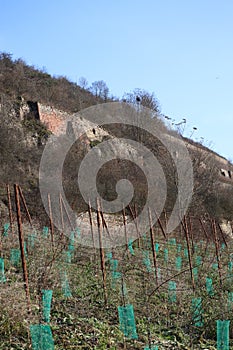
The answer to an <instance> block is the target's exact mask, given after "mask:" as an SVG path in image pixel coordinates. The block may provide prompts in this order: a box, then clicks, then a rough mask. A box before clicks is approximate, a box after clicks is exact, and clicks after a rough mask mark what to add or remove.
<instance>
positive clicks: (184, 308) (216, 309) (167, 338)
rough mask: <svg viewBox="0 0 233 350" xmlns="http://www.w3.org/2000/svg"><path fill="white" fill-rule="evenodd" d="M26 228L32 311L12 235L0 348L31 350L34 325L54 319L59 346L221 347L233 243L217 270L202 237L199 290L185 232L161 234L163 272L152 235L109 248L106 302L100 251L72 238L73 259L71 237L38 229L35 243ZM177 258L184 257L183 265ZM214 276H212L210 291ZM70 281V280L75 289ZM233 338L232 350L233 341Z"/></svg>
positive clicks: (1, 301)
mask: <svg viewBox="0 0 233 350" xmlns="http://www.w3.org/2000/svg"><path fill="white" fill-rule="evenodd" d="M24 230H25V239H26V242H28V244H27V267H28V272H29V286H30V296H31V309H32V312H31V314H28V313H27V303H26V296H25V291H24V287H23V282H22V268H21V267H20V265H18V264H15V261H13V260H12V258H11V255H12V249H17V248H18V243H17V240H16V239H14V240H12V236H11V234H9V235H8V236H2V260H3V259H4V263H5V270H4V279H2V280H1V283H0V288H1V293H0V295H1V296H0V305H1V306H0V322H1V329H0V338H1V342H0V349H8V348H9V349H10V348H12V349H28V348H29V344H30V339H31V338H30V337H28V332H29V329H30V326H32V325H37V324H41V325H43V324H49V325H50V327H51V330H52V335H53V341H54V344H55V349H56V350H59V349H61V350H62V349H68V350H69V349H77V348H79V349H87V350H88V349H96V350H102V349H103V350H104V349H112V350H113V349H116V350H117V349H123V348H125V349H143V348H144V347H146V346H148V344H151V347H152V346H154V347H155V346H158V349H159V350H165V349H184V350H185V349H187V350H188V349H190V350H191V349H195V350H199V349H216V339H217V338H216V337H217V328H216V321H217V320H228V321H230V329H231V323H232V322H233V316H232V315H233V314H232V308H233V302H232V300H233V299H232V295H233V285H232V278H233V273H232V260H231V259H232V256H231V249H232V243H229V245H228V246H227V247H226V246H225V245H224V244H223V245H222V248H221V254H220V263H221V268H220V270H219V268H218V267H217V268H216V247H215V246H214V244H213V243H211V242H210V241H209V242H205V241H203V240H202V241H199V242H195V243H194V245H193V250H192V262H193V268H196V269H198V270H197V278H196V279H195V286H194V288H193V284H192V280H191V275H190V268H189V262H188V258H187V254H186V253H185V249H186V245H185V243H184V242H185V239H184V237H180V238H179V239H178V240H177V239H176V240H175V239H173V240H169V241H165V240H164V238H163V237H162V236H161V235H160V234H159V233H158V232H157V233H156V243H157V245H156V247H157V256H156V258H157V270H156V273H155V269H154V265H153V255H152V249H151V243H150V239H149V236H148V235H147V234H146V235H144V237H143V238H142V239H141V240H140V242H137V241H136V242H134V244H133V247H134V248H133V251H132V250H129V251H128V253H127V252H126V251H125V247H119V248H117V249H115V250H114V251H112V252H110V251H107V252H105V253H107V254H106V261H105V269H106V275H107V279H106V280H107V282H106V289H107V304H105V301H104V290H103V280H102V273H101V265H100V259H99V251H98V250H93V249H92V248H88V247H82V246H80V245H79V243H78V241H76V240H74V239H72V244H73V245H72V254H71V260H70V259H68V260H67V258H66V254H65V253H66V252H68V251H69V249H70V242H71V241H70V239H67V238H65V237H62V236H60V235H59V234H58V233H57V234H56V240H55V243H54V245H53V244H52V243H51V239H50V235H48V236H47V237H46V236H45V235H44V234H43V233H42V232H41V230H38V229H34V230H33V232H34V238H35V241H34V245H33V246H32V245H30V244H29V242H30V241H31V232H32V229H31V228H30V227H28V226H25V228H24ZM81 234H82V233H81ZM138 243H139V244H138ZM158 244H159V245H158ZM138 245H140V247H138ZM165 247H166V249H167V259H165V258H164V251H165ZM132 253H133V255H132ZM145 255H146V257H147V263H145ZM113 256H114V258H113ZM177 257H182V266H181V270H180V271H177V266H176V262H177ZM200 257H201V259H200ZM148 259H149V260H150V269H148ZM115 262H117V264H115ZM195 262H197V264H196V263H195ZM114 266H115V267H114ZM217 266H218V265H217ZM113 269H114V270H113ZM113 272H114V273H113ZM116 272H117V273H118V274H117V276H115V275H116ZM156 275H157V277H158V279H157V280H156ZM207 278H208V280H209V281H210V279H211V283H212V285H211V293H210V290H209V287H208V286H207V285H206V280H207ZM157 281H158V284H157ZM64 282H68V284H69V293H68V294H67V290H66V289H64ZM45 293H46V294H45ZM51 298H52V299H51ZM51 300H52V302H51ZM50 302H51V304H50ZM127 305H128V306H127ZM130 305H131V306H130ZM123 306H127V308H126V310H128V311H129V314H130V315H131V316H130V319H131V321H130V323H129V325H130V326H129V327H130V328H129V329H128V328H125V327H126V326H125V325H124V323H122V322H124V321H122V317H123V318H124V317H125V316H124V312H126V310H125V311H124V309H123ZM132 308H133V309H134V313H133V309H132ZM128 311H127V312H128ZM119 312H120V313H121V321H120V319H119V316H120V314H119ZM128 317H129V316H128ZM127 322H129V321H127ZM134 327H136V328H135V329H134ZM127 329H128V330H127ZM131 330H132V331H131ZM124 334H125V336H124ZM230 344H231V347H230V349H233V343H232V341H230Z"/></svg>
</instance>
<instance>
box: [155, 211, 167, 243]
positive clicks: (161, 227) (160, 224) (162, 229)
mask: <svg viewBox="0 0 233 350" xmlns="http://www.w3.org/2000/svg"><path fill="white" fill-rule="evenodd" d="M165 214H166V212H165ZM155 215H156V217H157V221H158V223H159V227H160V229H161V231H162V234H163V236H164V238H165V240H166V241H167V235H166V232H165V231H164V228H163V224H162V222H161V220H160V218H159V217H158V215H157V213H156V212H155ZM166 215H167V214H166ZM166 222H167V216H166ZM166 227H167V224H166Z"/></svg>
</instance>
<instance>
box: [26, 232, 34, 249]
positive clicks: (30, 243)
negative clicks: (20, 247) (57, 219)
mask: <svg viewBox="0 0 233 350" xmlns="http://www.w3.org/2000/svg"><path fill="white" fill-rule="evenodd" d="M27 241H28V246H29V247H30V248H34V247H35V242H36V234H35V233H31V234H29V235H28V238H27Z"/></svg>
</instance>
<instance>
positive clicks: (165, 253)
mask: <svg viewBox="0 0 233 350" xmlns="http://www.w3.org/2000/svg"><path fill="white" fill-rule="evenodd" d="M164 261H165V262H166V263H167V262H168V249H167V248H165V249H164Z"/></svg>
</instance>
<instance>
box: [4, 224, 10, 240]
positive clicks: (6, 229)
mask: <svg viewBox="0 0 233 350" xmlns="http://www.w3.org/2000/svg"><path fill="white" fill-rule="evenodd" d="M9 228H10V224H9V223H6V224H4V225H3V236H4V237H7V236H8V231H9Z"/></svg>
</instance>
